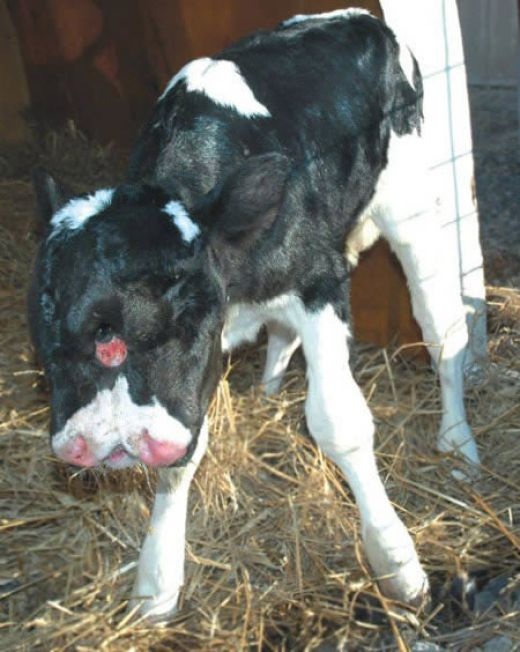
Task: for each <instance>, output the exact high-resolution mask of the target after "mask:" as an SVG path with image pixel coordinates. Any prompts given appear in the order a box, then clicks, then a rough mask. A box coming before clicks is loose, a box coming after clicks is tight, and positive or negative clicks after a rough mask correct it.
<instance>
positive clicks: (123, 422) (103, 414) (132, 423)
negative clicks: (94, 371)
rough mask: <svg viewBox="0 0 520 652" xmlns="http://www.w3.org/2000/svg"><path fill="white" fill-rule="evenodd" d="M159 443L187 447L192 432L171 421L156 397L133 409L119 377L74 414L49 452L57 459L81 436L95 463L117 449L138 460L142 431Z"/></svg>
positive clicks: (133, 405)
mask: <svg viewBox="0 0 520 652" xmlns="http://www.w3.org/2000/svg"><path fill="white" fill-rule="evenodd" d="M145 430H146V431H147V432H148V433H149V434H150V436H151V437H153V438H154V439H156V440H157V441H160V442H171V443H175V444H178V445H179V446H186V447H187V446H188V444H189V443H190V441H191V439H192V435H191V432H190V431H189V429H188V428H186V426H184V425H183V424H182V423H181V422H180V421H179V420H178V419H176V418H175V417H172V416H171V415H170V414H169V413H168V411H167V410H166V408H165V407H164V406H163V405H161V403H160V402H159V401H158V399H157V398H156V397H154V398H153V400H152V403H151V405H136V404H135V403H134V402H133V400H132V397H131V396H130V392H129V389H128V381H127V380H126V378H125V377H124V376H119V377H118V378H117V380H116V382H115V384H114V387H113V388H112V389H104V390H102V391H100V392H98V393H97V394H96V396H95V397H94V398H93V399H92V401H91V402H90V403H88V405H85V406H84V407H82V408H80V409H79V410H77V411H76V412H75V413H74V414H73V415H72V416H71V417H70V419H68V421H67V423H66V424H65V426H64V427H63V428H62V429H61V430H60V431H59V432H58V433H56V434H55V435H54V436H53V438H52V448H53V450H54V452H55V453H56V454H57V455H58V456H59V455H60V451H61V450H63V449H64V448H65V447H66V446H67V444H68V443H69V442H71V441H72V440H74V438H75V437H77V436H79V435H81V436H82V437H83V438H84V439H85V440H86V442H87V444H88V447H89V449H90V450H91V451H92V453H93V454H94V455H95V457H96V459H97V460H98V462H101V460H104V459H105V458H106V457H107V456H108V455H109V454H110V452H111V451H112V450H113V449H114V448H115V447H116V446H122V447H123V448H124V449H125V451H127V452H128V453H129V454H130V455H132V456H133V457H134V458H137V457H138V456H139V450H138V447H139V439H140V437H141V435H142V433H143V431H145Z"/></svg>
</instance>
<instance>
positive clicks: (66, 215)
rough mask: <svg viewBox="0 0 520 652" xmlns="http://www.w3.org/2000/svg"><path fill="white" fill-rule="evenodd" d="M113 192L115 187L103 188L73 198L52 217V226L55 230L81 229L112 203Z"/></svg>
mask: <svg viewBox="0 0 520 652" xmlns="http://www.w3.org/2000/svg"><path fill="white" fill-rule="evenodd" d="M113 194H114V189H113V188H102V189H101V190H97V191H96V192H95V193H94V194H92V195H88V196H87V197H76V198H75V199H71V200H70V201H68V202H67V203H66V204H65V205H64V206H62V207H61V208H60V210H59V211H58V212H57V213H55V214H54V216H53V217H52V219H51V226H52V227H53V229H54V232H57V231H59V230H61V229H69V230H71V231H75V230H76V229H80V228H81V227H82V226H83V225H84V224H85V223H86V222H87V221H88V220H89V219H90V218H91V217H93V216H94V215H97V214H98V213H101V211H103V210H105V208H107V207H108V206H109V205H110V202H111V201H112V196H113ZM54 232H53V234H54Z"/></svg>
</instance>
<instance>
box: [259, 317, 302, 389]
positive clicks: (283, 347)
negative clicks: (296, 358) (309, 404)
mask: <svg viewBox="0 0 520 652" xmlns="http://www.w3.org/2000/svg"><path fill="white" fill-rule="evenodd" d="M267 334H268V340H267V355H266V361H265V368H264V374H263V376H262V384H263V386H264V390H265V393H266V394H267V395H268V396H271V395H272V394H276V393H277V392H278V391H279V390H280V385H281V384H282V380H283V376H284V373H285V371H286V369H287V366H288V365H289V362H290V361H291V357H292V355H293V353H294V352H295V351H296V349H297V348H298V347H299V346H300V338H299V337H297V336H296V334H295V333H294V331H292V330H291V329H289V328H287V327H286V326H283V325H282V324H279V323H276V322H270V323H268V324H267Z"/></svg>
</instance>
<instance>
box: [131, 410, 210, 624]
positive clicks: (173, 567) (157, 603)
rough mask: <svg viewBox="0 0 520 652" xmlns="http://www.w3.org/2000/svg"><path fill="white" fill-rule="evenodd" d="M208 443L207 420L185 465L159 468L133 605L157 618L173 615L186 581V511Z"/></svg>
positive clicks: (133, 594)
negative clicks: (193, 481) (189, 494)
mask: <svg viewBox="0 0 520 652" xmlns="http://www.w3.org/2000/svg"><path fill="white" fill-rule="evenodd" d="M207 445H208V423H207V419H206V420H205V421H204V425H203V426H202V429H201V431H200V434H199V438H198V442H197V447H196V448H195V451H194V453H193V456H192V458H191V459H190V461H189V462H188V463H187V464H186V466H184V467H178V468H171V469H160V470H159V472H158V475H159V482H158V487H157V493H156V495H155V502H154V506H153V512H152V518H151V522H150V527H149V529H148V534H147V536H146V539H145V540H144V542H143V545H142V548H141V553H140V555H139V565H138V569H137V577H136V581H135V585H134V590H133V593H132V597H133V600H132V606H134V605H135V604H136V603H138V602H139V603H141V606H140V610H141V613H142V614H143V615H145V616H147V617H148V618H152V619H154V620H157V619H161V620H162V619H166V618H167V617H168V616H171V615H172V614H173V613H174V611H175V609H176V606H177V600H178V597H179V591H180V589H181V587H182V585H183V583H184V557H185V545H186V543H185V539H186V536H185V534H186V512H187V507H188V492H189V488H190V484H191V481H192V479H193V476H194V474H195V471H196V470H197V467H198V465H199V464H200V461H201V459H202V457H203V455H204V453H205V451H206V448H207Z"/></svg>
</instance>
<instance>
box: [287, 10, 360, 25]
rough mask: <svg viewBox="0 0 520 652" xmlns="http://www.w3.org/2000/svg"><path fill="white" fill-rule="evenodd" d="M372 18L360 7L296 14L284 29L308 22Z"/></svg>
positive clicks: (289, 19)
mask: <svg viewBox="0 0 520 652" xmlns="http://www.w3.org/2000/svg"><path fill="white" fill-rule="evenodd" d="M363 14H364V15H367V16H370V15H371V14H370V12H369V11H367V10H366V9H361V8H358V7H350V8H349V9H335V10H334V11H325V12H323V13H321V14H296V16H293V17H292V18H288V19H287V20H284V21H283V23H282V25H283V26H284V27H290V26H291V25H296V24H297V23H303V22H304V21H306V20H319V19H322V20H328V19H331V18H352V17H353V16H361V15H363Z"/></svg>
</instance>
